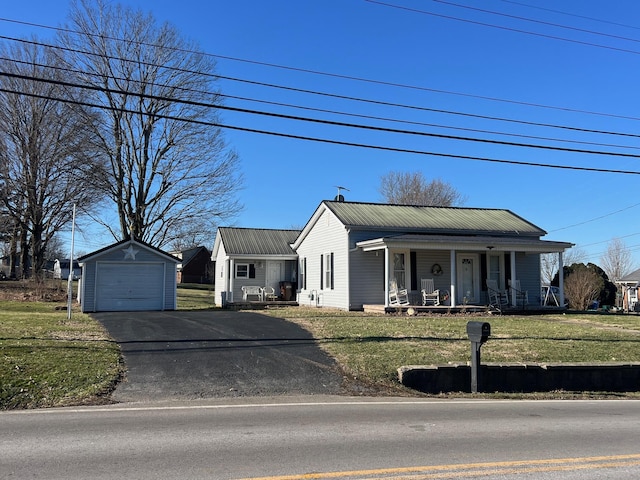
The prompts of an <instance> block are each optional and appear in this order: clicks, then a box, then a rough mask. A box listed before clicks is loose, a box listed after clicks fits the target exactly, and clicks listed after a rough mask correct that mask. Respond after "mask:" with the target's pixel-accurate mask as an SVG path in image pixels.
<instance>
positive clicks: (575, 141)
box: [0, 57, 640, 150]
mask: <svg viewBox="0 0 640 480" xmlns="http://www.w3.org/2000/svg"><path fill="white" fill-rule="evenodd" d="M0 60H4V61H9V62H14V63H18V64H24V65H29V66H36V67H40V68H44V69H53V70H59V71H63V72H68V73H71V74H82V75H89V76H94V77H95V76H98V74H96V73H90V72H83V71H81V70H77V69H70V68H64V67H60V66H58V65H55V66H54V65H45V64H40V63H34V62H28V61H24V60H16V59H12V58H7V57H0ZM194 73H197V72H194ZM113 78H114V79H115V80H125V79H124V78H121V77H113ZM138 82H139V81H138ZM258 83H260V82H258ZM157 86H159V87H167V85H162V84H157ZM172 88H173V89H174V90H179V91H183V92H191V93H199V94H204V95H211V96H215V97H221V98H229V99H233V100H241V101H247V102H255V103H261V104H267V105H274V106H280V107H287V108H295V109H301V110H307V111H315V112H320V113H329V114H333V115H344V116H349V117H356V118H366V119H370V120H378V121H386V122H394V123H405V124H411V125H420V126H426V127H434V128H443V129H451V130H460V131H467V132H474V133H486V134H491V135H502V136H508V137H519V138H529V139H532V140H545V141H552V142H561V143H574V144H583V145H592V146H600V147H613V148H626V149H633V150H640V147H636V146H631V145H620V144H611V143H601V142H587V141H581V140H569V139H563V138H554V137H542V136H536V135H525V134H522V133H510V132H500V131H495V130H486V129H478V128H466V127H457V126H452V125H443V124H437V123H428V122H418V121H412V120H403V119H397V118H389V117H379V116H373V115H363V114H357V113H352V112H344V111H337V110H329V109H323V108H316V107H309V106H304V105H295V104H290V103H284V102H274V101H270V100H262V99H255V98H249V97H241V96H235V95H228V94H224V93H212V92H208V91H203V90H195V89H191V88H184V87H172ZM281 88H284V87H281ZM310 93H315V94H318V95H329V94H324V93H321V92H310ZM354 100H359V101H373V100H364V99H358V98H354ZM398 106H403V105H398ZM404 106H405V107H410V106H409V105H404ZM591 133H594V132H591ZM613 133H615V132H612V134H613ZM629 135H631V136H634V137H637V138H640V135H633V134H629Z"/></svg>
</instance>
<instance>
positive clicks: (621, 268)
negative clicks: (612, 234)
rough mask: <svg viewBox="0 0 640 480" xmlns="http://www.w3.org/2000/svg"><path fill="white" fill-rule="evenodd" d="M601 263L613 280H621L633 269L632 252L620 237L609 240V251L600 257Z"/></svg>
mask: <svg viewBox="0 0 640 480" xmlns="http://www.w3.org/2000/svg"><path fill="white" fill-rule="evenodd" d="M600 264H601V265H602V269H603V270H604V271H605V272H606V273H607V276H608V277H609V280H611V281H612V282H616V281H617V280H620V279H621V278H622V277H624V276H625V275H626V274H627V273H629V272H631V271H632V270H633V260H632V257H631V252H630V251H629V249H627V246H626V245H625V244H624V242H623V241H622V240H621V239H619V238H614V239H612V240H611V241H610V242H609V244H608V246H607V252H606V253H605V254H604V255H603V256H602V258H601V259H600Z"/></svg>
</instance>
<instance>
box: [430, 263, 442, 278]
mask: <svg viewBox="0 0 640 480" xmlns="http://www.w3.org/2000/svg"><path fill="white" fill-rule="evenodd" d="M431 273H433V274H434V275H442V267H441V266H440V265H439V264H437V263H434V264H433V267H431Z"/></svg>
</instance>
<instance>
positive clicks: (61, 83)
mask: <svg viewBox="0 0 640 480" xmlns="http://www.w3.org/2000/svg"><path fill="white" fill-rule="evenodd" d="M0 76H6V77H10V78H18V79H22V80H35V81H40V82H44V83H50V84H54V85H59V86H64V87H72V88H82V89H87V90H92V91H99V92H103V93H115V94H125V95H131V96H136V97H139V98H146V99H152V100H160V101H165V102H173V103H179V104H183V105H190V106H197V107H208V108H217V109H221V110H228V111H232V112H237V113H248V114H252V115H262V116H268V117H273V118H280V119H285V120H296V121H304V122H311V123H318V124H323V125H330V126H337V127H348V128H359V129H364V130H370V131H377V132H385V133H397V134H403V135H414V136H424V137H431V138H439V139H445V140H456V141H466V142H477V143H486V144H492V145H500V146H509V147H521V148H535V149H542V150H553V151H560V152H565V153H583V154H589V155H607V156H612V157H622V158H634V159H639V158H640V156H639V155H634V154H631V153H624V152H612V151H606V152H605V151H597V150H587V149H580V148H569V147H555V146H551V145H536V144H531V143H520V142H507V141H504V140H492V139H485V138H475V137H462V136H459V135H446V134H442V133H433V132H419V131H415V130H404V129H395V128H388V127H377V126H373V125H361V124H354V123H347V122H338V121H335V120H321V119H317V118H309V117H301V116H297V115H286V114H282V113H273V112H263V111H260V110H251V109H246V108H237V107H230V106H227V105H217V104H211V103H205V102H197V101H193V100H183V99H176V98H170V97H163V96H159V95H151V94H140V93H137V92H130V91H123V90H119V89H112V88H106V87H102V86H100V87H96V86H93V85H82V84H78V83H73V82H66V81H62V80H51V79H46V78H38V77H33V76H28V75H22V74H16V73H8V72H2V71H0Z"/></svg>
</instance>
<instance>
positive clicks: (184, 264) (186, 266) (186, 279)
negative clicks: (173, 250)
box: [175, 246, 213, 283]
mask: <svg viewBox="0 0 640 480" xmlns="http://www.w3.org/2000/svg"><path fill="white" fill-rule="evenodd" d="M175 256H176V257H178V258H180V259H181V260H182V261H181V262H180V263H179V264H178V283H213V278H212V274H213V272H212V265H213V262H212V261H211V252H209V250H208V249H207V248H206V247H202V246H201V247H196V248H190V249H189V250H183V251H182V252H180V253H179V254H177V255H175Z"/></svg>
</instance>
